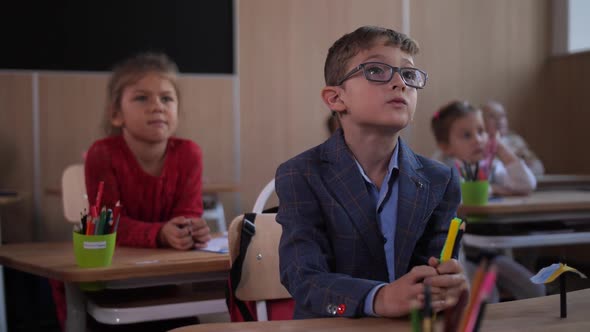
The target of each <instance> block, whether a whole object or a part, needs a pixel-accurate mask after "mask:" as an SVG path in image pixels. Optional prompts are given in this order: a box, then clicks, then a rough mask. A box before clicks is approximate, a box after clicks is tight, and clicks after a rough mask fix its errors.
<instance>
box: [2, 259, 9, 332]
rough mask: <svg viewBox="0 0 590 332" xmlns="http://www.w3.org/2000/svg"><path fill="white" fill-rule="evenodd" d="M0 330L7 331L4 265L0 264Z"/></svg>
mask: <svg viewBox="0 0 590 332" xmlns="http://www.w3.org/2000/svg"><path fill="white" fill-rule="evenodd" d="M0 331H8V327H7V326H6V303H5V302H4V267H2V265H0Z"/></svg>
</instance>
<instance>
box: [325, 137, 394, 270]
mask: <svg viewBox="0 0 590 332" xmlns="http://www.w3.org/2000/svg"><path fill="white" fill-rule="evenodd" d="M321 158H322V160H324V161H326V162H327V163H325V164H324V165H323V166H322V173H323V174H322V177H323V178H324V180H325V181H326V187H327V188H328V190H329V191H330V192H331V193H332V195H333V197H335V198H336V200H337V201H338V203H339V204H340V206H342V207H343V208H344V210H345V211H346V213H347V214H348V216H349V218H350V220H351V221H352V223H353V224H354V226H355V228H356V229H357V230H358V232H359V233H360V235H361V237H362V238H363V240H364V242H365V244H366V245H367V247H368V248H369V250H370V251H371V254H372V255H373V257H375V258H377V259H380V260H383V261H385V253H384V252H383V240H382V238H383V237H382V236H381V231H380V229H379V225H377V218H376V211H375V209H376V207H375V204H374V202H373V201H372V200H371V198H370V196H369V193H368V191H367V187H366V184H365V180H364V179H363V177H362V175H361V174H360V172H359V169H358V167H357V165H356V162H355V160H354V157H353V155H352V153H351V152H350V150H349V149H348V147H347V146H346V143H345V142H344V136H343V133H342V130H341V129H339V130H338V131H337V132H336V133H334V135H332V137H331V138H330V139H329V140H328V141H327V142H326V143H325V144H324V149H323V151H322V156H321Z"/></svg>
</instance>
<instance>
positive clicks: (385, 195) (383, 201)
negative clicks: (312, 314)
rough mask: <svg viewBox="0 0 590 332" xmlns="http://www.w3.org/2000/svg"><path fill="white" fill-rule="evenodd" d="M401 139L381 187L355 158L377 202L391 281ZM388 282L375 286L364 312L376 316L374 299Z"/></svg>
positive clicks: (393, 274)
mask: <svg viewBox="0 0 590 332" xmlns="http://www.w3.org/2000/svg"><path fill="white" fill-rule="evenodd" d="M398 151H399V140H398V142H397V144H396V145H395V149H394V150H393V154H392V155H391V159H390V160H389V165H388V166H387V174H386V175H385V178H384V179H383V183H382V184H381V188H379V189H377V186H376V185H375V184H374V183H373V182H372V181H371V179H369V177H368V176H367V174H366V173H365V171H364V170H363V168H362V166H361V164H359V162H358V161H357V160H356V159H355V162H356V165H357V166H358V168H359V171H360V172H361V175H362V176H363V178H364V179H365V184H366V185H367V190H368V191H369V195H370V196H371V198H372V199H373V201H374V202H375V210H376V214H377V222H378V223H379V229H381V234H382V235H383V237H384V239H385V244H384V245H383V250H384V251H385V261H386V262H387V273H388V274H389V282H392V281H394V280H395V262H394V257H395V253H394V250H395V247H394V245H393V243H394V239H395V226H396V224H397V205H398V204H397V199H398V194H399V182H398V181H397V174H398V173H399V163H398V154H399V153H398ZM385 285H387V284H385V283H384V284H381V285H377V286H375V287H373V289H371V291H370V292H369V294H368V295H367V297H366V298H365V305H364V312H365V314H366V315H368V316H376V315H375V311H374V310H373V300H374V298H375V294H376V293H377V291H378V290H379V289H380V288H381V287H383V286H385Z"/></svg>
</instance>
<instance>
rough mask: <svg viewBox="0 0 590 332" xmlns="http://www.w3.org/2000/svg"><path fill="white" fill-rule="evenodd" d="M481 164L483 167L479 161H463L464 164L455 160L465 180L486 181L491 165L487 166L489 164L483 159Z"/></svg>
mask: <svg viewBox="0 0 590 332" xmlns="http://www.w3.org/2000/svg"><path fill="white" fill-rule="evenodd" d="M481 164H482V167H480V166H479V165H480V163H479V162H476V163H468V162H466V161H463V165H461V164H460V163H459V162H455V167H456V168H457V170H458V171H459V175H461V178H463V180H464V181H484V180H487V179H488V175H489V172H488V171H487V170H488V169H489V167H487V166H485V165H487V164H486V161H482V162H481Z"/></svg>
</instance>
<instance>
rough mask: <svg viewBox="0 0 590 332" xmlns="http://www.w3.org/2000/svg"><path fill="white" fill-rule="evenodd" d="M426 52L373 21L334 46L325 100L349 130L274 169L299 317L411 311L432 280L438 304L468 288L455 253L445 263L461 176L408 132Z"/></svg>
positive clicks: (283, 261)
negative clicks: (419, 60)
mask: <svg viewBox="0 0 590 332" xmlns="http://www.w3.org/2000/svg"><path fill="white" fill-rule="evenodd" d="M417 52H418V46H417V44H416V43H415V42H414V41H413V40H412V39H411V38H409V37H408V36H406V35H404V34H401V33H398V32H396V31H393V30H390V29H384V28H380V27H371V26H365V27H361V28H359V29H357V30H355V31H354V32H352V33H349V34H347V35H344V36H343V37H341V38H340V39H339V40H337V41H336V42H335V43H334V45H333V46H332V47H331V48H330V50H329V51H328V56H327V58H326V63H325V67H324V76H325V80H326V87H324V88H323V89H322V92H321V96H322V99H323V100H324V103H325V104H326V105H327V106H328V107H329V109H330V110H331V111H332V112H335V113H336V114H337V116H338V118H339V120H340V125H341V129H338V130H337V131H336V132H335V133H334V135H332V137H330V138H329V139H328V140H327V141H326V142H324V143H323V144H321V145H319V146H317V147H315V148H312V149H310V150H308V151H306V152H304V153H302V154H300V155H299V156H297V157H294V158H293V159H291V160H289V161H287V162H285V163H284V164H282V165H281V166H279V168H278V170H277V174H276V191H277V194H278V196H279V212H278V214H277V221H278V222H279V223H280V224H281V225H282V227H283V234H282V237H281V242H280V246H279V255H280V270H281V280H282V283H283V284H284V285H285V287H286V288H287V289H288V290H289V292H290V293H291V295H292V296H293V298H294V299H295V302H296V305H295V314H294V317H295V318H312V317H320V316H336V315H341V316H346V317H358V316H385V317H399V316H404V315H407V314H408V313H409V312H410V309H411V306H412V305H414V303H415V304H417V305H418V306H421V305H423V301H424V298H423V291H424V284H429V285H430V288H431V291H432V298H433V302H432V305H433V308H434V309H435V310H437V311H440V310H443V309H445V308H448V307H450V306H453V305H454V304H455V303H456V301H457V299H458V297H459V294H460V293H461V292H462V291H463V290H464V289H466V287H467V283H466V279H465V277H464V275H463V273H462V270H461V267H460V266H459V264H458V262H457V261H456V260H455V259H452V260H449V261H447V262H445V263H439V261H438V260H437V259H436V257H439V255H440V252H441V250H442V247H443V244H444V241H445V238H446V234H447V231H448V229H449V224H450V220H451V219H452V218H453V217H454V216H455V214H456V210H457V207H458V206H459V202H460V199H461V195H460V192H459V180H458V177H457V174H456V173H455V172H454V171H453V170H451V169H450V168H449V167H446V166H444V165H442V164H440V163H437V162H434V161H431V160H429V159H426V158H424V157H422V156H419V155H416V154H414V153H413V152H412V150H411V149H410V148H409V147H408V146H407V145H406V144H405V143H404V142H403V141H402V140H401V138H400V132H401V130H402V129H403V128H405V127H406V126H407V125H408V124H409V123H410V121H411V120H412V118H413V115H414V111H415V109H416V100H417V90H418V89H422V88H424V87H425V85H426V80H427V75H426V73H425V72H424V71H422V70H420V69H418V68H416V67H415V66H414V59H413V56H414V55H415V54H417Z"/></svg>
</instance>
